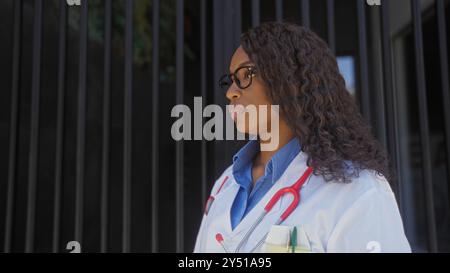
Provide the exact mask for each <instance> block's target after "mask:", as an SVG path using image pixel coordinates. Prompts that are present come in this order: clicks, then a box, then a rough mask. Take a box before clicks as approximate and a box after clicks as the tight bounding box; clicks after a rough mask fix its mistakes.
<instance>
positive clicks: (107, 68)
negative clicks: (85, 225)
mask: <svg viewBox="0 0 450 273" xmlns="http://www.w3.org/2000/svg"><path fill="white" fill-rule="evenodd" d="M104 27H105V36H104V57H103V73H104V74H103V121H102V123H103V124H102V138H103V140H102V186H101V208H100V214H101V216H100V217H101V219H100V251H101V252H102V253H105V252H107V251H108V199H109V198H108V189H109V183H108V180H109V155H110V152H109V143H110V120H111V42H112V40H111V39H112V0H105V26H104Z"/></svg>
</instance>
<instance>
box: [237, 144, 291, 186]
mask: <svg viewBox="0 0 450 273" xmlns="http://www.w3.org/2000/svg"><path fill="white" fill-rule="evenodd" d="M259 150H260V146H259V141H258V140H250V141H249V142H247V143H246V144H245V145H244V146H243V147H242V148H241V149H240V150H239V151H238V152H237V153H236V154H235V155H234V156H233V174H237V173H238V172H240V171H242V170H244V168H245V167H247V166H248V165H249V164H252V160H253V158H254V156H255V155H256V153H257V152H259ZM299 152H300V142H299V141H298V139H297V138H295V137H294V138H293V139H291V140H290V141H289V142H288V143H287V144H285V145H284V146H283V147H281V149H279V150H278V151H277V152H276V153H275V154H274V155H273V156H272V158H271V159H270V160H269V161H268V162H267V164H266V168H265V171H264V176H266V175H271V176H272V183H275V182H276V181H277V180H278V179H279V178H280V177H281V175H282V174H283V173H284V171H285V170H286V168H287V167H288V166H289V164H290V163H291V161H292V160H293V159H294V158H295V156H296V155H297V154H298V153H299Z"/></svg>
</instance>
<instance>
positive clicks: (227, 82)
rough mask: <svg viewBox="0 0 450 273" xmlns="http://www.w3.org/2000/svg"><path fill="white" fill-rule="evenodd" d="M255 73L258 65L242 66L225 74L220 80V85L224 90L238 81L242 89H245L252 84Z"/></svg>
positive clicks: (237, 83)
mask: <svg viewBox="0 0 450 273" xmlns="http://www.w3.org/2000/svg"><path fill="white" fill-rule="evenodd" d="M255 74H256V67H254V66H242V67H239V68H238V69H236V71H234V73H231V74H225V75H223V76H222V77H221V78H220V80H219V86H220V88H222V89H224V90H228V88H230V86H231V85H232V84H233V82H236V85H237V86H238V87H239V88H240V89H245V88H247V87H249V86H250V85H251V84H252V78H253V76H255Z"/></svg>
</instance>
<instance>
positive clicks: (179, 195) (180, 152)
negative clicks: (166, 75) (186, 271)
mask: <svg viewBox="0 0 450 273" xmlns="http://www.w3.org/2000/svg"><path fill="white" fill-rule="evenodd" d="M183 10H184V1H183V0H177V5H176V16H177V22H176V103H177V104H182V103H183V101H184V94H183V93H184V89H183V85H184V60H183V57H184V13H183ZM183 159H184V145H183V140H180V141H178V142H176V147H175V160H176V163H175V164H176V169H175V171H176V179H175V181H176V186H175V190H176V193H175V195H176V196H175V197H176V251H177V252H183V251H184V211H183V207H184V185H183V184H184V166H183Z"/></svg>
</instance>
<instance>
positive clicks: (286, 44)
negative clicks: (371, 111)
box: [240, 22, 393, 182]
mask: <svg viewBox="0 0 450 273" xmlns="http://www.w3.org/2000/svg"><path fill="white" fill-rule="evenodd" d="M240 43H241V46H242V48H243V49H244V50H245V52H246V53H247V54H248V56H249V58H250V60H251V61H252V62H254V64H255V65H256V67H257V71H258V76H259V77H260V78H261V79H262V81H263V83H264V84H265V85H267V87H268V90H269V94H268V97H269V99H270V100H271V102H272V103H273V104H277V105H279V109H280V115H281V117H283V118H284V120H285V121H286V123H287V124H288V126H289V127H290V128H291V130H292V131H293V132H294V134H295V136H296V137H297V138H298V139H299V141H300V145H301V149H302V151H303V152H305V153H306V154H307V155H308V161H307V164H308V165H309V166H311V167H313V169H314V174H316V175H322V176H323V177H324V179H325V181H327V182H329V181H337V182H351V180H352V179H351V178H353V177H357V176H359V172H360V171H361V170H363V169H369V170H374V171H376V172H377V174H379V175H383V176H384V177H385V178H386V179H387V180H388V181H390V180H391V179H393V172H392V169H391V167H390V165H389V163H388V156H387V153H386V151H385V150H384V148H383V147H382V145H380V143H379V142H378V141H377V140H376V138H375V137H374V136H373V135H372V133H371V128H370V126H369V125H368V124H367V123H366V122H365V121H364V119H363V118H362V116H361V114H360V112H359V109H358V107H357V105H356V103H355V101H354V99H353V97H352V95H350V93H349V92H348V91H347V90H346V87H345V81H344V79H343V77H342V75H341V74H340V72H339V69H338V66H337V62H336V58H335V56H334V55H333V53H332V52H331V50H330V49H329V47H328V45H327V44H326V43H325V41H323V40H322V39H321V38H319V37H318V36H317V35H316V34H315V33H314V32H312V31H311V30H309V29H308V28H305V27H302V26H299V25H296V24H293V23H285V22H284V23H281V22H267V23H263V24H261V25H260V26H258V27H255V28H252V29H249V30H248V31H247V32H245V33H243V34H242V35H241V39H240ZM349 163H350V164H349ZM349 167H350V168H349ZM391 182H392V181H391Z"/></svg>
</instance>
